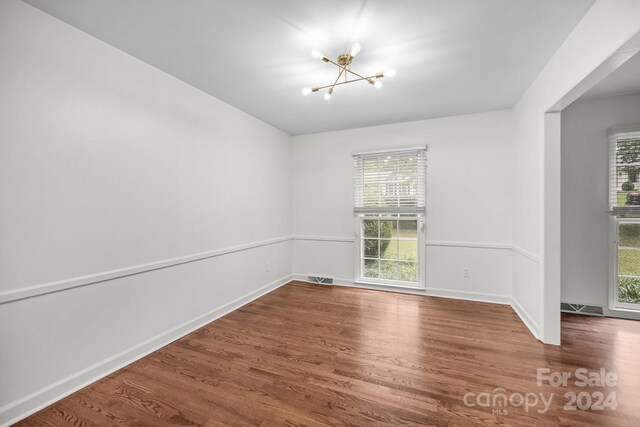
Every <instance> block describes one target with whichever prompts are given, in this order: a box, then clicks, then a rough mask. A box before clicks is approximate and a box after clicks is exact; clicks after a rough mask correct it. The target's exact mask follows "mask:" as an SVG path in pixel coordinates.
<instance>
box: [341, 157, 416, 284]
mask: <svg viewBox="0 0 640 427" xmlns="http://www.w3.org/2000/svg"><path fill="white" fill-rule="evenodd" d="M354 168H355V182H354V187H355V188H354V190H355V191H354V194H355V200H354V214H355V216H356V234H357V236H358V244H357V245H356V246H357V251H358V253H357V260H358V264H357V274H356V276H357V279H356V280H357V281H359V282H368V283H375V284H383V285H392V286H403V287H411V288H419V287H424V280H423V276H424V274H423V270H424V268H423V264H424V263H423V261H422V258H423V256H422V254H423V250H424V244H423V242H424V239H423V235H424V232H423V224H424V213H425V187H426V149H425V148H419V149H407V150H402V151H378V152H370V153H358V154H354Z"/></svg>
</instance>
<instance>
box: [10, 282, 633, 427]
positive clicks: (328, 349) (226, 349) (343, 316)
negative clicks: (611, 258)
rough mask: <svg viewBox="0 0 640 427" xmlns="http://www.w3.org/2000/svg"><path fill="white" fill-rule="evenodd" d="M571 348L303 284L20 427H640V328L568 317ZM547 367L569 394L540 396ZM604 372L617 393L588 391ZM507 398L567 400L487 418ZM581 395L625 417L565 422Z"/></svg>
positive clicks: (458, 310) (477, 311)
mask: <svg viewBox="0 0 640 427" xmlns="http://www.w3.org/2000/svg"><path fill="white" fill-rule="evenodd" d="M562 340H563V345H562V346H561V347H554V346H545V345H543V344H541V343H540V342H538V341H537V340H536V339H534V338H533V336H531V334H530V333H529V332H528V330H527V329H526V327H525V326H524V325H523V324H522V322H521V321H520V320H519V318H518V317H517V316H516V314H515V313H514V312H513V311H512V310H511V308H510V307H508V306H501V305H493V304H486V303H479V302H469V301H458V300H451V299H443V298H432V297H421V296H413V295H405V294H398V293H389V292H381V291H368V290H361V289H351V288H344V287H331V286H322V285H310V284H305V283H300V282H292V283H290V284H287V285H285V286H283V287H281V288H279V289H277V290H275V291H273V292H271V293H270V294H268V295H266V296H264V297H262V298H260V299H258V300H256V301H254V302H252V303H250V304H248V305H246V306H244V307H242V308H241V309H239V310H236V311H234V312H233V313H231V314H229V315H227V316H225V317H223V318H221V319H218V320H216V321H215V322H213V323H210V324H209V325H207V326H205V327H203V328H201V329H199V330H197V331H195V332H193V333H191V334H189V335H187V336H185V337H184V338H182V339H179V340H178V341H175V342H174V343H172V344H170V345H168V346H166V347H163V348H162V349H160V350H158V351H156V352H154V353H152V354H150V355H149V356H147V357H145V358H143V359H141V360H139V361H137V362H135V363H133V364H131V365H129V366H127V367H126V368H124V369H121V370H120V371H118V372H116V373H114V374H112V375H109V376H108V377H106V378H104V379H102V380H100V381H98V382H96V383H94V384H92V385H91V386H89V387H86V388H84V389H82V390H80V391H78V392H77V393H74V394H73V395H71V396H69V397H67V398H65V399H63V400H61V401H59V402H57V403H55V404H53V405H51V406H49V407H48V408H45V409H43V410H42V411H40V412H38V413H36V414H34V415H32V416H31V417H29V418H27V419H26V420H24V421H22V422H20V423H19V424H18V425H23V426H64V425H73V426H89V425H149V426H151V425H153V426H155V425H204V426H209V427H212V426H222V425H234V426H235V425H238V426H239V425H253V426H283V425H287V426H293V425H308V426H312V425H331V426H336V425H374V424H375V425H402V424H404V425H461V426H462V425H471V426H473V425H487V424H503V425H526V426H532V425H578V424H580V425H599V426H614V425H629V426H632V425H633V426H639V425H640V414H639V413H638V411H637V408H638V399H639V398H640V322H634V321H625V320H618V319H608V318H596V317H586V316H575V315H563V326H562ZM546 367H548V368H551V370H552V371H558V372H564V371H567V372H571V373H572V378H570V379H569V381H568V384H567V386H560V387H557V388H555V387H552V386H550V385H549V384H547V383H546V382H545V384H543V385H541V386H538V385H537V384H536V369H537V368H546ZM602 367H603V368H605V369H606V370H607V371H611V372H615V373H617V375H618V384H617V386H615V387H604V388H599V387H578V386H577V385H575V377H574V376H573V373H574V372H575V370H576V369H577V368H586V369H588V370H590V371H599V370H600V368H602ZM499 387H501V388H503V389H504V391H503V392H502V393H503V394H505V395H506V396H507V397H510V398H511V400H512V402H513V403H515V404H518V403H519V402H520V400H519V398H518V397H517V396H519V394H518V393H520V394H521V395H522V396H523V397H525V398H527V399H529V400H530V401H531V402H533V397H532V396H533V394H534V393H535V394H536V395H538V396H539V394H540V393H543V396H544V397H545V399H548V396H549V394H550V393H554V398H553V400H552V403H551V406H550V408H549V410H548V411H547V412H546V413H542V414H541V413H538V410H543V408H544V406H543V404H542V403H541V402H540V403H539V404H538V405H537V406H536V407H532V408H529V410H528V411H526V410H525V409H524V408H523V407H514V405H507V406H501V405H500V403H501V402H502V401H501V400H499V399H498V400H496V403H497V405H496V406H492V407H484V406H479V405H478V403H483V402H485V401H484V400H483V399H484V398H485V397H486V396H489V397H490V401H492V400H493V396H494V395H495V394H497V395H499V394H500V391H501V390H498V391H497V392H496V393H494V390H495V389H496V388H499ZM568 391H573V392H576V393H579V392H588V393H589V395H591V394H592V393H595V392H598V391H599V392H603V393H604V395H605V396H606V395H607V394H608V393H610V392H615V394H616V397H617V403H618V407H617V409H615V410H611V409H605V410H603V411H595V410H588V411H587V410H574V411H565V410H563V406H564V404H565V403H566V402H568V400H567V399H566V398H565V397H564V394H565V393H566V392H568ZM469 392H471V393H475V394H474V395H468V396H467V402H468V403H470V404H475V406H473V407H470V406H467V405H465V403H464V397H465V395H466V394H467V393H469ZM482 393H489V395H482ZM526 393H531V394H529V395H527V394H526ZM514 396H516V397H514ZM597 397H598V396H596V400H597ZM581 399H582V403H585V401H586V397H583V398H581ZM490 401H489V402H490ZM594 401H595V400H594ZM494 411H503V412H494ZM504 411H506V412H504Z"/></svg>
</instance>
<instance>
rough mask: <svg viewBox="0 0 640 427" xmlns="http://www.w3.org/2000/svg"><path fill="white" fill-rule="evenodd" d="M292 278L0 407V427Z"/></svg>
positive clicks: (288, 278)
mask: <svg viewBox="0 0 640 427" xmlns="http://www.w3.org/2000/svg"><path fill="white" fill-rule="evenodd" d="M292 279H293V275H291V274H290V275H287V276H285V277H282V278H280V279H278V280H276V281H274V282H271V283H269V284H267V285H265V286H263V287H261V288H258V289H256V290H254V291H252V292H249V293H247V294H245V295H243V296H241V297H239V298H237V299H235V300H233V301H230V302H228V303H226V304H224V305H222V306H220V307H218V308H215V309H213V310H211V311H209V312H207V313H205V314H202V315H200V316H198V317H196V318H194V319H192V320H189V321H187V322H185V323H183V324H181V325H178V326H176V327H174V328H172V329H170V330H168V331H166V332H163V333H162V334H160V335H156V336H155V337H153V338H150V339H148V340H146V341H144V342H142V343H140V344H138V345H136V346H134V347H131V348H129V349H127V350H124V351H122V352H120V353H118V354H115V355H113V356H111V357H109V358H107V359H104V360H102V361H100V362H98V363H96V364H94V365H92V366H89V367H87V368H85V369H83V370H81V371H79V372H76V373H75V374H72V375H70V376H68V377H66V378H63V379H62V380H60V381H58V382H55V383H53V384H51V385H48V386H46V387H44V388H41V389H40V390H38V391H36V392H34V393H31V394H29V395H27V396H24V397H22V398H20V399H18V400H15V401H13V402H11V403H9V404H7V405H5V406H3V407H1V408H0V426H8V425H11V424H13V423H15V422H17V421H19V420H21V419H23V418H25V417H28V416H29V415H31V414H33V413H35V412H37V411H39V410H40V409H43V408H45V407H47V406H49V405H51V404H52V403H54V402H57V401H58V400H60V399H62V398H64V397H66V396H68V395H70V394H72V393H74V392H76V391H78V390H80V389H81V388H83V387H86V386H87V385H89V384H91V383H94V382H96V381H98V380H99V379H101V378H103V377H105V376H107V375H109V374H111V373H113V372H115V371H117V370H118V369H121V368H123V367H125V366H127V365H129V364H131V363H132V362H135V361H136V360H138V359H141V358H142V357H144V356H146V355H148V354H150V353H152V352H154V351H156V350H158V349H159V348H161V347H164V346H165V345H167V344H169V343H171V342H173V341H175V340H177V339H179V338H181V337H183V336H185V335H187V334H189V333H190V332H193V331H195V330H196V329H198V328H201V327H202V326H204V325H206V324H208V323H210V322H212V321H214V320H216V319H218V318H219V317H222V316H224V315H225V314H228V313H230V312H232V311H233V310H236V309H238V308H240V307H242V306H243V305H245V304H248V303H249V302H251V301H253V300H255V299H257V298H259V297H261V296H263V295H265V294H266V293H269V292H271V291H273V290H274V289H277V288H279V287H280V286H282V285H284V284H286V283H288V282H290V281H291V280H292Z"/></svg>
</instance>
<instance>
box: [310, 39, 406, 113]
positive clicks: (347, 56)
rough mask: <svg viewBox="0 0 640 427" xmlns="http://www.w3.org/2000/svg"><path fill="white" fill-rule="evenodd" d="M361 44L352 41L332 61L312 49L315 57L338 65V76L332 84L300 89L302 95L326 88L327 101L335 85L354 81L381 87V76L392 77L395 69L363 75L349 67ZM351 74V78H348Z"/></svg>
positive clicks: (325, 96)
mask: <svg viewBox="0 0 640 427" xmlns="http://www.w3.org/2000/svg"><path fill="white" fill-rule="evenodd" d="M360 49H361V46H360V43H354V44H353V45H352V46H351V51H350V52H349V53H343V54H342V55H340V56H338V58H337V59H336V60H335V61H332V60H331V59H329V58H328V57H326V56H325V55H323V54H322V53H321V52H320V51H319V50H317V49H314V50H313V51H312V52H311V56H313V57H314V58H315V59H321V60H322V61H324V62H326V63H331V64H333V65H335V66H336V67H338V77H336V80H335V81H334V82H333V83H332V84H328V85H324V86H313V87H306V88H304V89H302V94H303V95H309V94H310V93H312V92H319V91H321V90H323V89H328V90H327V91H326V92H325V94H324V99H326V100H327V101H328V100H330V99H331V95H333V91H334V89H335V87H336V86H340V85H345V84H348V83H355V82H360V81H366V82H367V83H369V84H370V85H372V86H373V87H375V88H381V87H382V82H381V81H380V79H381V78H383V77H393V76H395V75H396V71H395V70H388V71H386V72H379V73H375V74H374V75H372V76H363V75H362V74H358V73H356V72H355V71H353V70H352V69H351V63H352V62H353V58H355V56H356V55H357V54H358V53H359V52H360ZM350 75H351V79H349V77H350Z"/></svg>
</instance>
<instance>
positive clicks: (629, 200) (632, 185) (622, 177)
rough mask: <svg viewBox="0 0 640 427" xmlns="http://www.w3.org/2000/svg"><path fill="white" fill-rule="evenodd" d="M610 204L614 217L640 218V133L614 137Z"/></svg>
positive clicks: (621, 134) (622, 134)
mask: <svg viewBox="0 0 640 427" xmlns="http://www.w3.org/2000/svg"><path fill="white" fill-rule="evenodd" d="M611 142H612V145H613V146H612V150H611V171H610V175H609V176H610V183H609V188H610V202H611V208H612V213H613V214H614V215H624V216H640V133H638V132H633V133H620V134H616V135H614V136H613V137H612V141H611Z"/></svg>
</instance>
